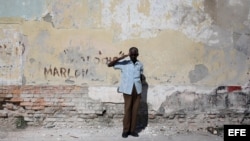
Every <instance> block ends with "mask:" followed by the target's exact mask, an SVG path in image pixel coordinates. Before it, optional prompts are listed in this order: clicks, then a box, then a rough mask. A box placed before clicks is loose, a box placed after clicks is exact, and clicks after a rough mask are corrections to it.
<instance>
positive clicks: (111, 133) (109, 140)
mask: <svg viewBox="0 0 250 141" xmlns="http://www.w3.org/2000/svg"><path fill="white" fill-rule="evenodd" d="M121 129H122V128H121V127H120V126H115V127H114V126H113V127H108V126H79V127H50V128H48V127H47V128H45V127H28V128H26V129H14V130H8V129H5V128H3V127H1V128H0V141H120V140H124V141H223V137H222V136H217V135H212V134H210V133H209V132H195V133H194V132H176V131H175V130H170V129H169V128H164V126H160V125H155V124H149V125H148V126H147V127H146V128H145V129H143V130H142V131H141V132H140V133H139V137H132V136H129V137H128V138H122V137H121V131H122V130H121Z"/></svg>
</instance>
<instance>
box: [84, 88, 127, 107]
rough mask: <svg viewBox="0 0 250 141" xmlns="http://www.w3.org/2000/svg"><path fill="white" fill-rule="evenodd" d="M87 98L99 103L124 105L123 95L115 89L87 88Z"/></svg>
mask: <svg viewBox="0 0 250 141" xmlns="http://www.w3.org/2000/svg"><path fill="white" fill-rule="evenodd" d="M88 95H89V97H90V98H91V99H94V100H98V101H100V102H109V103H124V100H123V94H121V93H117V88H116V87H100V86H98V87H89V93H88Z"/></svg>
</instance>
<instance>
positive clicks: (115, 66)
mask: <svg viewBox="0 0 250 141" xmlns="http://www.w3.org/2000/svg"><path fill="white" fill-rule="evenodd" d="M126 64H127V61H126V60H123V61H118V62H117V63H115V65H114V69H120V70H122V68H123V66H124V65H126Z"/></svg>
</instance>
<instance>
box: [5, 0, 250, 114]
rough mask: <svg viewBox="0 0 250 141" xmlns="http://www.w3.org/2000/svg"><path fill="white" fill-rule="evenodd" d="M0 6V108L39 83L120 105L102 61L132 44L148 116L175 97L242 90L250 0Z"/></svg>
mask: <svg viewBox="0 0 250 141" xmlns="http://www.w3.org/2000/svg"><path fill="white" fill-rule="evenodd" d="M0 3H1V4H0V84H1V87H2V88H1V90H2V92H0V93H1V97H0V101H1V107H2V109H4V108H3V107H6V100H11V99H12V98H15V97H17V98H20V99H19V100H21V101H19V102H20V103H22V102H27V101H33V102H34V101H36V100H34V99H36V97H32V98H31V99H22V96H21V95H22V94H25V93H23V91H22V92H21V93H20V94H19V95H13V93H9V94H10V95H7V94H8V93H6V91H5V90H6V88H5V87H6V86H10V87H21V88H20V89H22V87H24V88H25V87H26V86H29V89H32V87H31V86H34V87H33V88H34V91H35V90H36V89H35V88H36V87H42V88H43V86H46V87H49V86H54V87H58V88H61V87H62V86H63V87H67V86H68V85H69V86H72V87H74V86H79V87H81V86H87V89H88V92H87V94H88V98H90V99H91V100H94V101H99V104H100V103H103V102H104V103H105V102H106V103H114V104H119V103H122V102H123V99H122V95H120V94H117V93H116V87H117V85H118V83H119V72H117V71H115V70H113V69H112V68H108V67H107V66H106V63H107V62H108V61H110V60H112V59H113V58H114V57H118V56H121V55H122V54H126V53H127V52H128V49H129V48H130V47H131V46H136V47H138V48H139V51H140V56H139V59H140V60H141V61H142V62H143V63H144V68H145V76H146V81H147V87H146V88H145V89H144V94H145V95H146V98H145V97H144V100H146V103H148V104H149V105H150V106H149V108H150V110H152V111H154V112H155V113H157V112H159V111H161V110H162V109H164V110H165V111H164V112H165V113H168V112H167V109H166V107H164V106H162V105H164V103H166V98H168V97H169V96H171V95H174V94H175V93H176V92H181V93H185V92H186V91H188V92H193V93H196V94H199V95H203V96H201V97H204V96H205V97H206V95H209V94H213V93H214V90H215V88H217V87H218V86H221V85H222V86H224V85H238V86H240V87H242V88H243V89H241V90H242V91H243V92H244V93H246V94H247V93H249V91H248V89H245V88H246V87H245V86H246V85H245V84H247V83H248V81H249V79H250V78H249V77H250V76H249V75H250V74H249V73H250V58H249V54H250V47H249V45H250V7H249V5H250V1H249V0H237V1H235V0H168V1H166V0H157V1H154V0H116V1H114V0H70V1H69V0H21V1H20V0H8V1H4V0H0ZM42 88H41V91H42ZM55 89H56V88H55ZM7 92H12V91H7ZM45 92H46V90H45ZM30 93H31V94H34V92H30ZM42 93H44V92H42ZM53 93H55V94H56V91H55V92H52V94H53ZM69 93H70V92H69ZM11 94H12V95H11ZM71 94H72V93H71ZM70 97H71V96H70ZM39 98H42V99H47V96H45V95H40V96H39ZM63 99H64V100H67V99H68V98H63ZM184 99H185V98H184ZM47 100H48V99H47ZM195 100H196V99H195V98H194V99H191V101H195ZM48 101H49V100H48ZM181 101H182V100H181ZM7 103H8V102H7ZM97 103H98V102H97ZM170 103H171V102H170ZM3 104H5V106H3ZM75 104H76V103H74V102H73V105H75ZM19 106H20V105H19ZM45 107H48V105H47V106H45ZM76 107H77V106H76ZM243 107H244V106H243ZM224 108H225V107H224ZM7 109H8V108H7ZM39 110H44V107H42V108H41V109H39ZM171 110H172V111H174V110H177V111H178V109H175V108H174V107H173V108H172V109H171ZM161 112H162V111H161ZM164 112H163V113H164Z"/></svg>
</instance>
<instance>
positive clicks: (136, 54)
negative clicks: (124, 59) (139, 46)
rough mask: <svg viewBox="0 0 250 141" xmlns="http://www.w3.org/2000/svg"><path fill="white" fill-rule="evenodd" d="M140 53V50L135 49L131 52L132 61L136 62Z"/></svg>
mask: <svg viewBox="0 0 250 141" xmlns="http://www.w3.org/2000/svg"><path fill="white" fill-rule="evenodd" d="M138 55H139V53H138V51H137V50H135V49H133V50H131V51H130V52H129V57H130V59H131V61H133V62H136V61H137V56H138Z"/></svg>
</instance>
